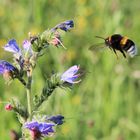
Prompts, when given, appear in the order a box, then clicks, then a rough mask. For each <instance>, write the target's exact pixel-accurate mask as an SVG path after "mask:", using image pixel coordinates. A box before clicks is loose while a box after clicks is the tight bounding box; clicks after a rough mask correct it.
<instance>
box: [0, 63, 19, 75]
mask: <svg viewBox="0 0 140 140" xmlns="http://www.w3.org/2000/svg"><path fill="white" fill-rule="evenodd" d="M13 71H16V68H15V67H14V66H13V65H12V64H10V63H9V62H7V61H5V60H0V74H4V73H5V72H9V73H10V72H13Z"/></svg>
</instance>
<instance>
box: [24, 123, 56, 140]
mask: <svg viewBox="0 0 140 140" xmlns="http://www.w3.org/2000/svg"><path fill="white" fill-rule="evenodd" d="M53 126H55V124H54V123H46V122H37V121H32V122H27V123H25V125H24V127H25V128H28V129H29V130H30V131H31V134H32V137H33V138H40V137H45V136H50V135H51V134H53V133H54V130H53Z"/></svg>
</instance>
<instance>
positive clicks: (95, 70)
mask: <svg viewBox="0 0 140 140" xmlns="http://www.w3.org/2000/svg"><path fill="white" fill-rule="evenodd" d="M68 19H73V20H74V22H75V27H74V29H73V30H72V31H71V32H68V33H63V34H62V37H63V40H64V42H63V43H64V45H65V47H67V50H64V49H63V48H59V49H56V48H55V47H54V48H49V49H48V51H47V53H46V55H45V56H43V57H41V58H40V59H39V61H38V65H37V67H36V70H35V73H34V77H33V78H34V80H33V82H34V83H33V94H36V93H38V92H40V91H41V88H42V87H43V84H44V81H45V77H46V75H47V76H49V75H51V73H52V71H55V72H63V71H64V70H66V69H67V68H69V67H70V66H72V65H75V64H80V66H81V67H82V68H83V69H84V71H85V72H86V75H85V76H84V77H83V80H82V82H81V83H80V84H78V85H75V86H74V87H73V89H72V90H65V91H64V90H62V89H57V90H56V91H55V93H54V94H53V95H52V96H51V97H50V98H49V101H48V102H46V103H44V104H43V106H42V113H43V112H44V113H46V112H47V113H48V115H51V114H52V115H54V114H62V115H64V116H65V123H64V124H63V125H62V126H61V127H59V128H58V129H57V130H56V135H55V136H54V137H51V138H49V139H53V140H62V139H63V140H140V63H139V62H140V57H139V56H137V57H135V58H133V59H131V58H129V57H128V58H127V59H124V58H123V56H122V54H120V53H118V55H119V59H117V58H116V56H115V55H114V54H113V53H112V52H111V51H110V50H109V49H103V50H101V51H94V52H91V51H89V50H88V48H89V46H91V45H92V44H96V43H99V42H102V40H100V39H97V38H95V37H94V36H95V35H99V36H103V37H107V36H109V35H112V34H114V33H120V34H122V35H126V36H128V37H130V38H131V39H132V40H134V42H136V44H137V46H138V49H139V47H140V1H138V0H133V1H132V0H115V1H114V0H96V1H93V0H36V1H35V0H0V59H5V60H8V61H9V62H12V60H11V54H10V53H8V52H4V51H3V49H2V47H3V46H4V45H5V44H6V42H7V41H8V40H9V39H11V38H15V39H16V40H17V42H18V43H19V44H21V43H22V41H23V40H24V39H25V38H27V37H28V32H31V33H33V34H37V33H41V32H43V31H44V30H45V29H47V28H51V27H53V26H55V25H56V24H57V23H59V22H62V21H65V20H68ZM139 52H140V51H139ZM11 97H14V98H17V97H18V98H19V99H20V100H21V101H22V103H23V104H24V103H26V100H25V99H26V94H25V91H24V89H23V86H22V85H20V83H19V82H18V81H16V80H15V81H14V82H12V84H10V85H9V86H7V85H5V83H4V80H3V78H2V76H1V77H0V101H2V102H4V101H8V100H9V99H10V98H11ZM16 119H17V118H16V115H15V114H14V113H13V112H6V111H5V109H4V104H2V103H1V104H0V139H1V140H10V130H11V129H14V130H15V131H17V132H20V124H19V123H17V122H16Z"/></svg>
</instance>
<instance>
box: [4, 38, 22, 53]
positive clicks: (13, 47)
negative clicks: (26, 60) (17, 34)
mask: <svg viewBox="0 0 140 140" xmlns="http://www.w3.org/2000/svg"><path fill="white" fill-rule="evenodd" d="M4 50H6V51H8V52H12V53H14V54H20V49H19V47H18V45H17V42H16V40H15V39H11V40H10V41H9V42H8V43H7V44H6V45H5V46H4Z"/></svg>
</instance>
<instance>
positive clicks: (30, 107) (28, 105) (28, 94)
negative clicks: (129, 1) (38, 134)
mask: <svg viewBox="0 0 140 140" xmlns="http://www.w3.org/2000/svg"><path fill="white" fill-rule="evenodd" d="M31 83H32V77H31V76H29V77H28V84H27V86H26V93H27V107H28V113H29V119H31V114H32V102H31V99H32V98H31Z"/></svg>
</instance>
